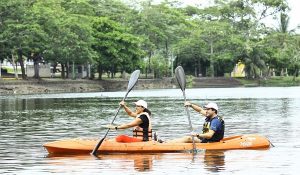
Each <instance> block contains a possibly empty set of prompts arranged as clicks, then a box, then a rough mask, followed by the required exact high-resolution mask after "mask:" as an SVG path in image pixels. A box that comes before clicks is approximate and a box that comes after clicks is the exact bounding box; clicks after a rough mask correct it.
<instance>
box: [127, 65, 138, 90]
mask: <svg viewBox="0 0 300 175" xmlns="http://www.w3.org/2000/svg"><path fill="white" fill-rule="evenodd" d="M139 76H140V70H135V71H134V72H132V74H131V76H130V79H129V82H128V86H127V92H129V91H131V89H132V88H133V87H134V85H135V84H136V82H137V80H138V79H139Z"/></svg>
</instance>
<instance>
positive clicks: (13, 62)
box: [11, 54, 19, 79]
mask: <svg viewBox="0 0 300 175" xmlns="http://www.w3.org/2000/svg"><path fill="white" fill-rule="evenodd" d="M11 59H12V66H13V69H14V72H15V78H16V79H19V77H18V66H17V63H16V62H15V57H14V54H11Z"/></svg>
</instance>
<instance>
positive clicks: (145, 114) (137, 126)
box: [107, 100, 152, 142]
mask: <svg viewBox="0 0 300 175" xmlns="http://www.w3.org/2000/svg"><path fill="white" fill-rule="evenodd" d="M134 104H135V111H134V112H133V111H131V109H130V108H129V107H128V106H127V105H126V103H125V102H124V101H121V102H120V105H121V106H122V107H123V108H124V109H125V111H126V112H127V114H128V115H129V116H131V117H134V120H133V121H132V122H130V123H126V124H121V125H118V126H116V125H109V126H107V127H108V128H110V129H115V130H118V129H127V128H132V127H134V130H133V136H132V137H131V136H128V135H118V136H117V137H116V141H117V142H142V141H149V140H152V124H151V111H150V110H149V109H148V104H147V102H146V101H144V100H138V101H137V102H134Z"/></svg>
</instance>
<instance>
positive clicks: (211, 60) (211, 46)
mask: <svg viewBox="0 0 300 175" xmlns="http://www.w3.org/2000/svg"><path fill="white" fill-rule="evenodd" d="M213 54H214V48H213V41H210V65H209V67H210V71H211V77H214V76H215V70H214V61H213Z"/></svg>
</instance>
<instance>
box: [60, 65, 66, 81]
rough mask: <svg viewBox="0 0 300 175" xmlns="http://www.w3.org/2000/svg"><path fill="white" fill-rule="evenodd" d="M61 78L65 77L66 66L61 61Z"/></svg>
mask: <svg viewBox="0 0 300 175" xmlns="http://www.w3.org/2000/svg"><path fill="white" fill-rule="evenodd" d="M61 78H62V79H65V78H66V66H65V64H63V63H61Z"/></svg>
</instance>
